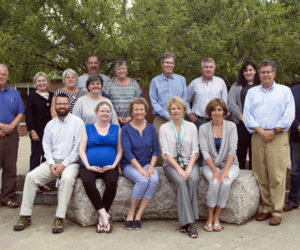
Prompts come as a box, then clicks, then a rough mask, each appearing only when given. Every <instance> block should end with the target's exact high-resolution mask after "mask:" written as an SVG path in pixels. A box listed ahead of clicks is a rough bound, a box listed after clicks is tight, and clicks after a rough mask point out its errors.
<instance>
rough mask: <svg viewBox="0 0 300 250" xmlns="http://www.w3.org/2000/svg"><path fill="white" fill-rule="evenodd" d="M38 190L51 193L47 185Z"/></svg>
mask: <svg viewBox="0 0 300 250" xmlns="http://www.w3.org/2000/svg"><path fill="white" fill-rule="evenodd" d="M40 189H41V190H44V191H48V192H49V191H51V188H50V187H49V186H48V185H43V186H41V187H40Z"/></svg>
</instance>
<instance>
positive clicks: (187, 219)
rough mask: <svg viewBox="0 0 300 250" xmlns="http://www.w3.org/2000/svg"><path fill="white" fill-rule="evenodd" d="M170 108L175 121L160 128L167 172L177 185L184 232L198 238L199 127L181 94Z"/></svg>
mask: <svg viewBox="0 0 300 250" xmlns="http://www.w3.org/2000/svg"><path fill="white" fill-rule="evenodd" d="M168 111H169V113H170V117H171V121H169V122H167V123H165V124H163V125H162V126H161V127H160V129H159V142H160V147H161V151H162V157H163V159H164V172H165V175H166V177H167V178H168V179H169V180H170V181H171V182H173V184H174V186H175V192H176V194H177V209H178V216H179V223H180V232H182V233H188V235H189V237H191V238H197V237H198V233H197V230H196V229H195V227H194V223H195V220H197V219H199V213H198V204H197V187H198V185H199V174H200V171H199V165H198V164H197V163H196V160H197V158H198V152H199V143H198V136H197V128H196V126H195V124H194V123H191V122H188V121H185V120H184V119H183V117H184V114H185V111H186V106H185V104H184V101H183V100H182V99H180V98H179V97H174V98H171V99H170V100H169V102H168Z"/></svg>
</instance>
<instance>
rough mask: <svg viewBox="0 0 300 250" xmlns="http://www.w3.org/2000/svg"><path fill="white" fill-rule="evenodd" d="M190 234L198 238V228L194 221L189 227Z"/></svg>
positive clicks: (193, 237)
mask: <svg viewBox="0 0 300 250" xmlns="http://www.w3.org/2000/svg"><path fill="white" fill-rule="evenodd" d="M188 236H189V237H190V238H192V239H196V238H197V237H198V233H197V230H196V228H195V227H194V224H193V223H191V224H190V225H189V227H188Z"/></svg>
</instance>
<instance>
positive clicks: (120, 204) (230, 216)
mask: <svg viewBox="0 0 300 250" xmlns="http://www.w3.org/2000/svg"><path fill="white" fill-rule="evenodd" d="M157 170H158V172H159V178H160V180H159V184H158V186H157V191H156V193H155V195H154V197H153V199H152V200H151V201H150V203H149V205H148V207H147V208H146V210H145V212H144V215H143V219H176V218H178V216H177V205H176V197H175V193H174V189H173V185H172V183H171V182H169V181H168V179H167V178H166V177H165V175H164V172H163V169H162V168H161V167H158V168H157ZM96 185H97V188H98V189H99V190H100V192H101V193H103V191H104V187H105V186H104V183H103V182H102V180H100V179H99V180H97V183H96ZM132 188H133V184H132V183H131V182H130V181H129V180H127V179H126V178H125V177H123V176H121V175H120V177H119V181H118V190H117V194H116V198H115V200H114V202H113V204H112V207H111V209H110V211H109V212H110V213H111V214H112V215H113V220H114V221H121V220H123V216H124V214H126V213H127V211H128V209H129V207H130V196H131V192H132ZM207 188H208V182H207V181H206V180H205V179H204V177H203V176H202V174H201V178H200V185H199V189H198V207H199V213H200V216H201V218H202V219H205V218H206V216H207V206H206V193H207ZM231 189H232V190H231V192H230V196H229V199H228V202H227V206H226V208H225V209H224V210H223V212H222V214H221V217H220V219H221V220H222V221H224V222H227V223H236V224H241V223H245V222H246V221H247V220H248V219H249V218H250V217H252V216H253V215H254V214H255V213H256V211H257V210H258V207H259V198H260V197H259V190H258V186H257V183H256V180H255V178H254V176H253V175H252V172H251V171H249V170H241V171H240V175H239V177H238V178H237V180H236V181H235V182H234V183H233V184H232V188H231ZM66 217H67V218H68V219H70V220H72V221H74V222H76V223H78V224H80V225H82V226H90V225H94V224H96V220H97V212H96V211H95V209H94V207H93V205H92V203H91V202H90V200H89V199H88V197H87V195H86V193H85V190H84V187H83V185H82V182H81V180H80V179H79V178H78V179H77V182H76V184H75V187H74V191H73V194H72V198H71V201H70V204H69V208H68V211H67V215H66Z"/></svg>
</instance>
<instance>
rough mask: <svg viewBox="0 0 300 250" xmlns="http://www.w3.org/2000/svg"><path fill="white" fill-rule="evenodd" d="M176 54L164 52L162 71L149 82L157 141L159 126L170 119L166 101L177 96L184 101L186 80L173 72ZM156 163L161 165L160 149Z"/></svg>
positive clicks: (161, 62) (161, 60)
mask: <svg viewBox="0 0 300 250" xmlns="http://www.w3.org/2000/svg"><path fill="white" fill-rule="evenodd" d="M175 61H176V56H175V55H174V54H173V53H170V52H166V53H164V54H163V55H162V57H161V58H160V65H161V67H162V70H163V72H162V73H161V74H160V75H158V76H156V77H154V78H153V79H152V80H151V83H150V89H149V96H150V100H151V106H152V108H153V114H154V115H155V116H154V120H153V125H154V127H155V130H156V136H157V140H158V141H159V128H160V126H161V125H162V124H164V123H166V122H167V121H169V119H170V115H169V112H168V107H167V106H168V101H169V99H170V98H172V97H175V96H178V97H180V98H181V99H182V100H183V101H184V102H185V103H186V81H185V78H184V77H183V76H181V75H177V74H175V73H173V70H174V67H175ZM157 164H158V165H162V157H161V151H160V152H159V156H158V160H157Z"/></svg>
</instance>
